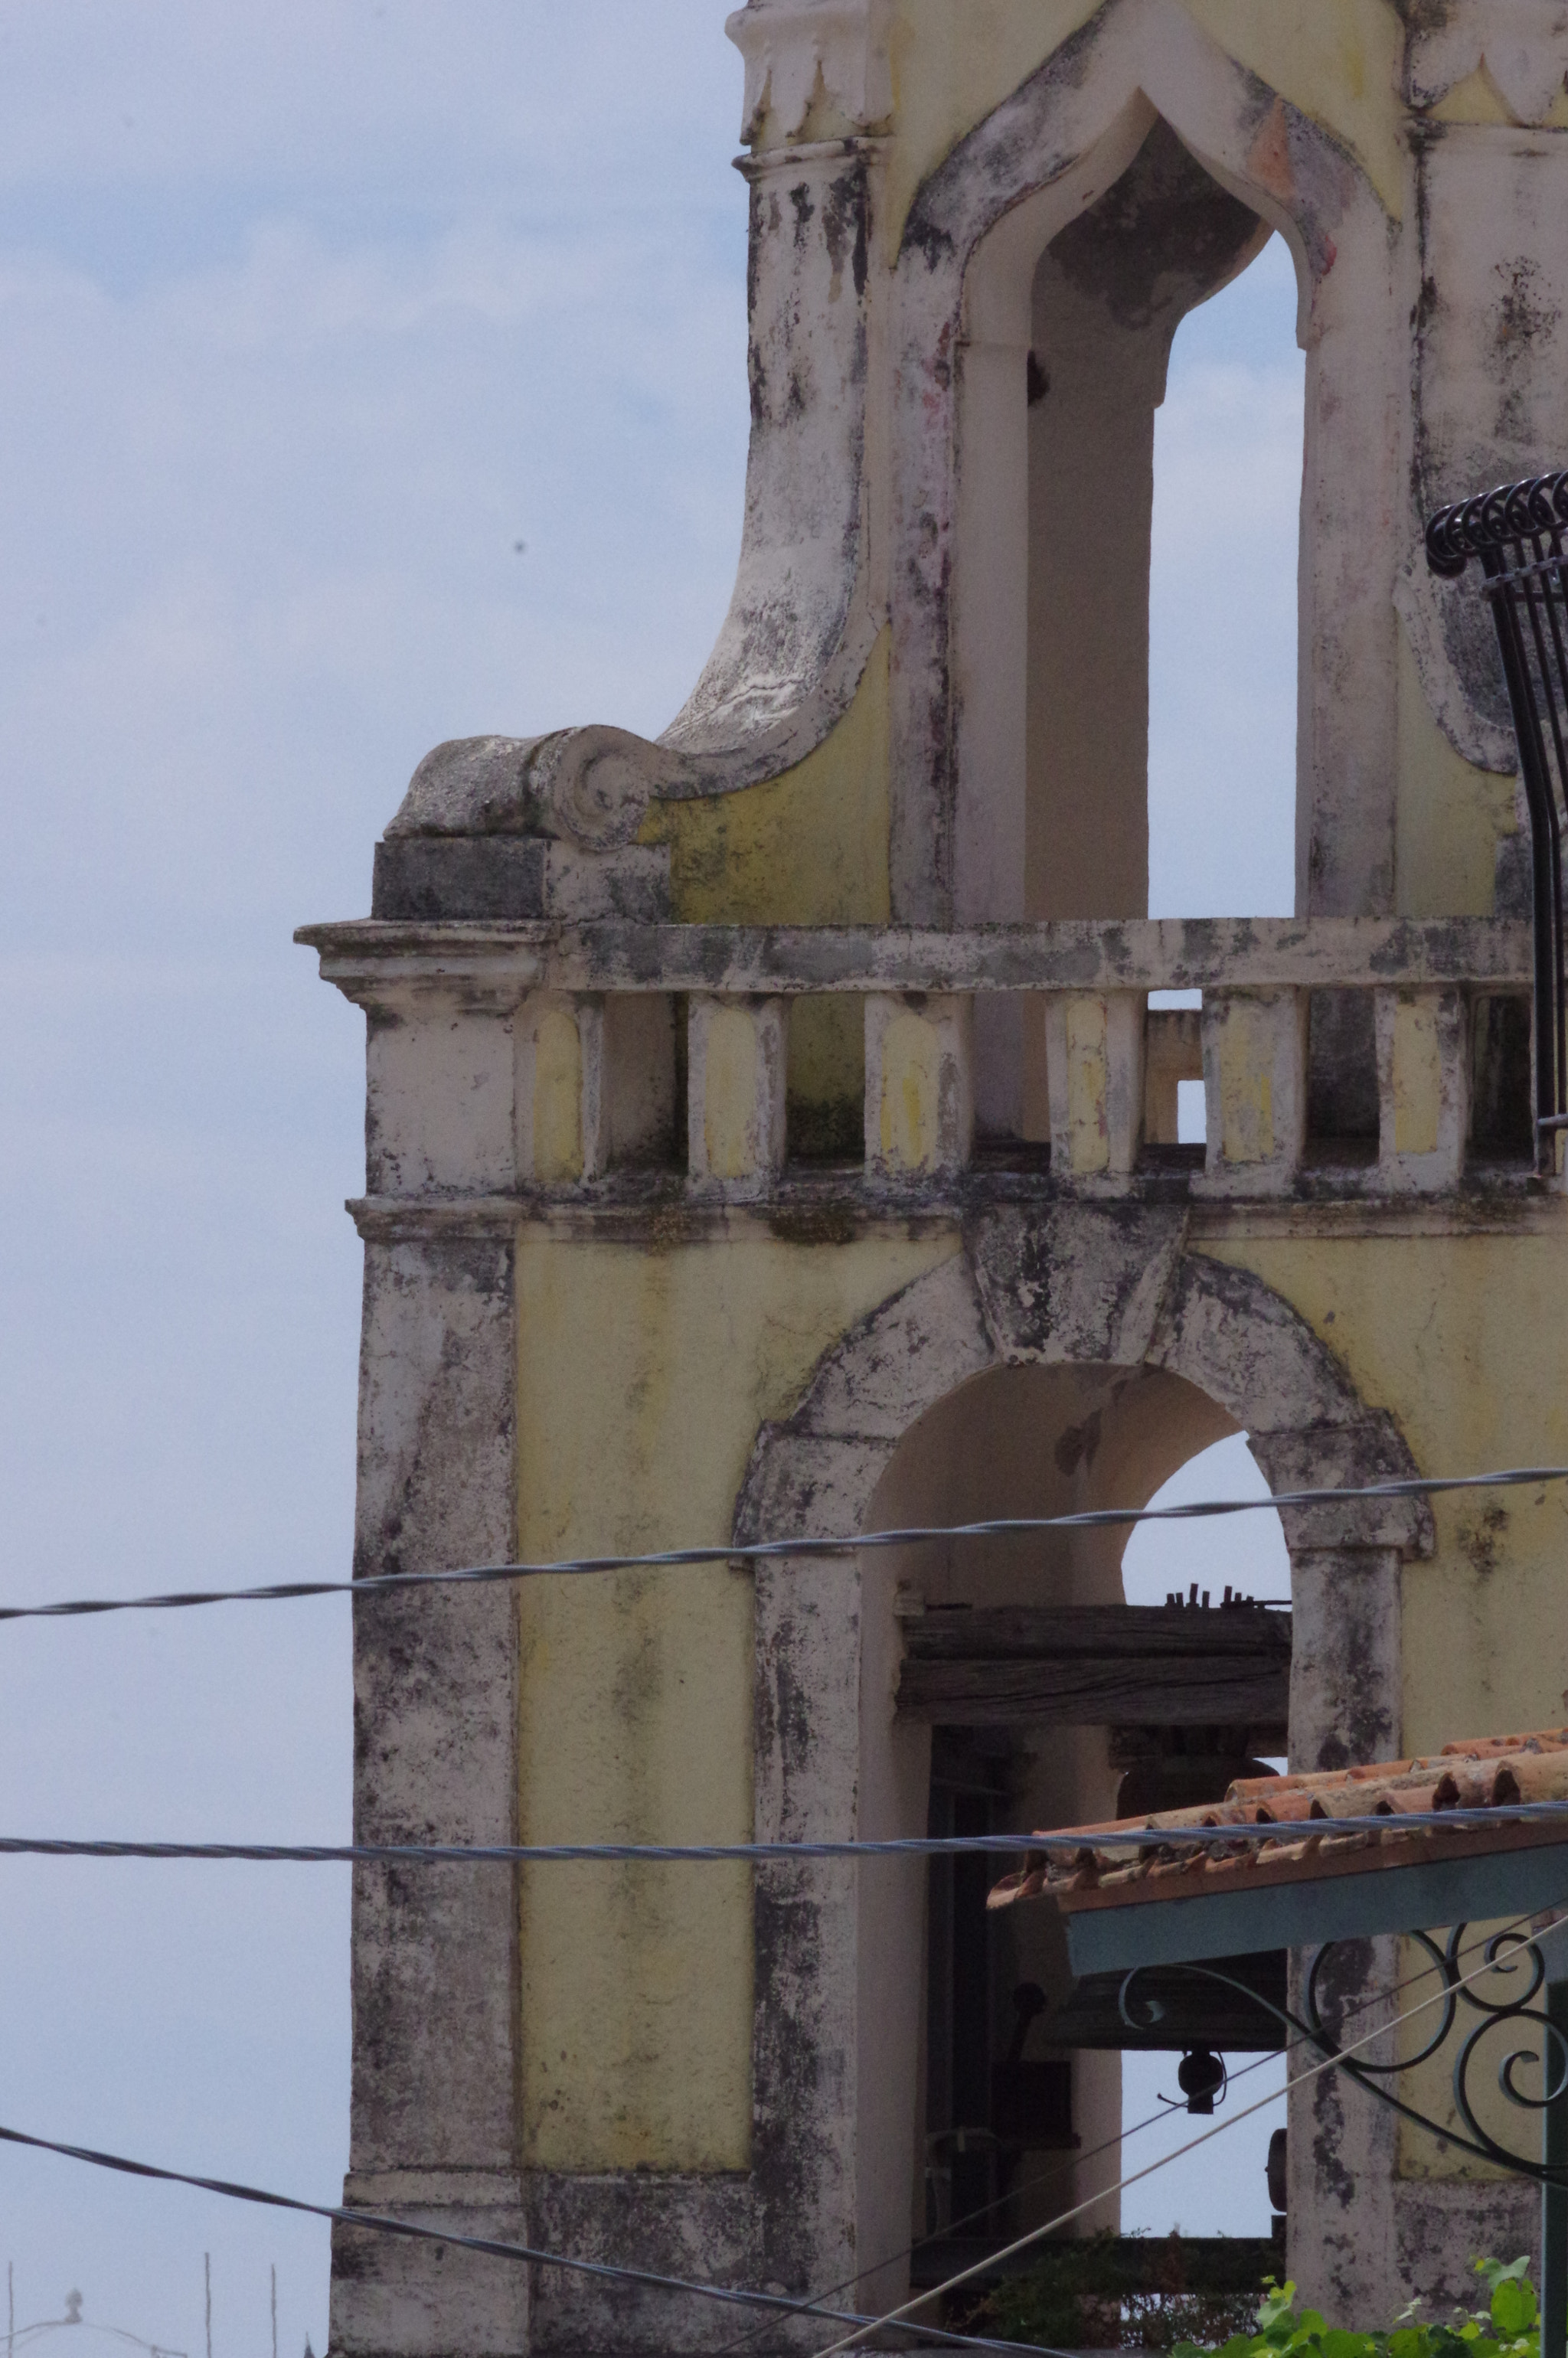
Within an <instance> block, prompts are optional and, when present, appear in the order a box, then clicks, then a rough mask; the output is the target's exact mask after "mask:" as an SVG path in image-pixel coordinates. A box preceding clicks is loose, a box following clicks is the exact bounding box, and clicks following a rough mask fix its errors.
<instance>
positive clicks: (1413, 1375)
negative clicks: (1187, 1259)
mask: <svg viewBox="0 0 1568 2358" xmlns="http://www.w3.org/2000/svg"><path fill="white" fill-rule="evenodd" d="M1564 1241H1565V1238H1564V1233H1563V1228H1562V1227H1561V1225H1560V1224H1559V1223H1557V1222H1555V1221H1553V1222H1552V1225H1551V1227H1550V1228H1549V1229H1548V1230H1547V1231H1546V1232H1544V1233H1535V1234H1529V1233H1527V1234H1521V1235H1511V1236H1510V1235H1509V1234H1507V1233H1506V1232H1505V1233H1503V1234H1497V1233H1493V1234H1490V1235H1479V1236H1477V1235H1465V1233H1464V1232H1463V1230H1462V1228H1459V1226H1458V1224H1457V1223H1452V1222H1440V1223H1434V1224H1433V1230H1432V1231H1431V1232H1430V1233H1428V1234H1425V1235H1422V1234H1419V1233H1418V1234H1415V1235H1409V1234H1407V1235H1402V1236H1383V1237H1376V1236H1373V1237H1362V1238H1355V1239H1346V1240H1344V1241H1336V1240H1332V1239H1329V1238H1323V1237H1311V1238H1295V1239H1281V1240H1278V1241H1276V1240H1272V1239H1270V1240H1263V1239H1260V1238H1249V1239H1246V1240H1245V1241H1242V1240H1237V1241H1227V1240H1221V1239H1217V1240H1216V1241H1214V1242H1212V1243H1211V1244H1210V1245H1209V1246H1208V1247H1207V1249H1208V1250H1209V1251H1211V1252H1214V1253H1216V1254H1217V1255H1219V1256H1221V1257H1223V1258H1224V1259H1226V1260H1230V1261H1233V1262H1235V1263H1237V1264H1238V1265H1240V1266H1244V1267H1246V1268H1249V1269H1251V1270H1254V1271H1256V1272H1257V1273H1258V1275H1259V1276H1260V1277H1261V1278H1263V1279H1264V1280H1265V1282H1267V1283H1268V1284H1269V1285H1271V1286H1272V1287H1274V1288H1275V1289H1276V1290H1277V1291H1278V1292H1279V1293H1281V1294H1283V1296H1284V1297H1285V1299H1286V1300H1287V1301H1289V1302H1291V1303H1294V1305H1295V1307H1296V1308H1297V1309H1298V1310H1299V1311H1300V1312H1301V1314H1302V1315H1303V1317H1304V1318H1305V1319H1306V1320H1307V1322H1308V1324H1309V1325H1311V1326H1312V1327H1313V1329H1314V1332H1316V1333H1317V1334H1319V1335H1321V1336H1322V1337H1323V1339H1324V1340H1325V1342H1326V1343H1327V1344H1328V1345H1329V1346H1330V1347H1331V1348H1332V1349H1333V1350H1334V1351H1335V1353H1336V1356H1337V1357H1339V1358H1340V1359H1342V1360H1343V1362H1344V1364H1345V1366H1346V1369H1347V1370H1348V1372H1349V1374H1350V1376H1351V1379H1352V1380H1353V1381H1354V1382H1355V1384H1356V1387H1357V1390H1358V1391H1359V1392H1360V1394H1361V1395H1362V1397H1363V1398H1364V1399H1365V1400H1366V1401H1368V1404H1369V1405H1374V1406H1379V1407H1384V1408H1387V1409H1389V1410H1390V1412H1392V1413H1393V1414H1394V1415H1395V1416H1396V1417H1397V1419H1398V1421H1399V1424H1400V1430H1401V1431H1402V1432H1403V1433H1404V1435H1405V1437H1406V1439H1407V1440H1408V1442H1409V1443H1410V1445H1411V1451H1412V1453H1413V1454H1414V1456H1415V1459H1416V1462H1417V1464H1418V1465H1419V1466H1421V1468H1422V1472H1423V1473H1430V1474H1450V1473H1476V1472H1480V1471H1484V1470H1485V1469H1487V1468H1488V1467H1492V1466H1541V1465H1546V1466H1552V1465H1556V1466H1561V1465H1563V1464H1565V1463H1568V1325H1565V1320H1564V1314H1565V1313H1568V1256H1565V1254H1564V1251H1563V1245H1564ZM1433 1519H1434V1521H1435V1523H1436V1527H1437V1534H1438V1547H1437V1553H1436V1555H1435V1556H1434V1557H1433V1560H1432V1561H1431V1562H1430V1563H1414V1564H1408V1565H1407V1566H1406V1568H1405V1574H1404V1728H1403V1733H1402V1736H1401V1739H1400V1740H1401V1743H1402V1745H1403V1747H1405V1748H1406V1749H1407V1750H1415V1751H1424V1750H1427V1749H1429V1748H1431V1747H1433V1746H1436V1745H1438V1744H1441V1743H1444V1742H1445V1741H1446V1740H1447V1739H1448V1738H1449V1737H1451V1736H1466V1735H1470V1734H1473V1733H1476V1732H1477V1731H1481V1730H1485V1729H1489V1728H1494V1727H1496V1728H1502V1727H1545V1726H1550V1725H1557V1724H1559V1723H1560V1722H1561V1721H1562V1719H1563V1717H1564V1715H1565V1714H1568V1703H1565V1701H1564V1693H1563V1691H1564V1688H1565V1687H1568V1613H1565V1612H1564V1609H1563V1563H1564V1562H1565V1561H1568V1498H1565V1497H1564V1495H1563V1489H1562V1487H1561V1486H1556V1487H1549V1488H1543V1489H1541V1491H1539V1492H1538V1491H1532V1490H1509V1491H1507V1492H1504V1493H1499V1494H1498V1496H1497V1497H1495V1498H1488V1497H1487V1496H1486V1494H1484V1493H1482V1494H1468V1495H1467V1494H1465V1493H1463V1492H1461V1493H1457V1494H1454V1495H1452V1496H1450V1497H1447V1498H1434V1499H1433Z"/></svg>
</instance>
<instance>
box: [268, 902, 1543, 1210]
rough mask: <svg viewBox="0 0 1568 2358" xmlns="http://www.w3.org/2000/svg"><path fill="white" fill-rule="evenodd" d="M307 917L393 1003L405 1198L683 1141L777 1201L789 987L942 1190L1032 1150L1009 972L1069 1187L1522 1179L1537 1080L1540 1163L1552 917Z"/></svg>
mask: <svg viewBox="0 0 1568 2358" xmlns="http://www.w3.org/2000/svg"><path fill="white" fill-rule="evenodd" d="M298 938H299V939H300V940H301V941H303V942H305V943H307V944H308V945H309V946H313V947H315V948H317V949H318V950H319V952H320V956H321V967H322V972H323V975H324V976H325V977H326V979H329V980H330V981H333V982H336V983H337V984H338V985H339V987H340V988H341V990H344V992H345V993H346V994H347V995H348V996H349V997H350V998H351V999H352V1000H353V1001H356V1003H358V1004H360V1005H362V1006H363V1007H364V1008H365V1010H366V1011H367V1013H368V1016H369V1019H370V1032H369V1065H370V1115H369V1120H368V1123H367V1162H368V1172H367V1185H368V1187H369V1190H370V1193H371V1194H372V1195H373V1196H376V1197H379V1198H381V1199H383V1200H393V1201H396V1200H399V1199H401V1200H426V1201H428V1200H430V1199H432V1198H435V1199H441V1198H451V1197H453V1196H457V1195H475V1194H481V1195H491V1196H495V1195H514V1194H518V1195H533V1194H535V1193H539V1192H546V1193H547V1192H550V1191H558V1192H563V1193H565V1194H567V1195H583V1194H584V1193H585V1192H589V1191H591V1190H592V1189H593V1188H594V1187H595V1186H596V1185H599V1184H600V1183H604V1182H606V1181H607V1180H610V1179H611V1178H612V1176H613V1174H615V1173H616V1171H617V1170H618V1169H621V1168H630V1167H639V1166H640V1167H643V1168H645V1167H647V1166H649V1165H650V1164H659V1163H663V1164H664V1165H665V1167H666V1168H668V1169H670V1170H675V1169H677V1168H680V1167H682V1166H683V1165H684V1179H685V1184H686V1186H687V1189H688V1190H689V1191H690V1192H691V1193H692V1195H694V1196H697V1197H698V1198H701V1197H705V1196H707V1197H718V1198H719V1199H725V1198H729V1199H734V1200H739V1201H745V1200H755V1199H758V1198H762V1197H766V1196H768V1195H772V1194H773V1193H774V1192H775V1191H776V1190H777V1189H779V1188H780V1187H781V1186H782V1185H784V1184H786V1180H787V1174H788V1173H789V1170H790V1167H791V1166H790V1161H789V1157H790V1141H789V1120H788V1087H787V1082H788V1067H789V1033H790V1022H791V1011H792V1009H793V1007H794V1006H795V1002H796V1001H800V1000H801V999H803V998H808V997H811V996H816V995H823V994H833V995H838V996H843V995H846V994H849V995H857V996H859V997H860V999H861V1000H862V1001H863V1003H864V1028H865V1097H864V1184H865V1185H866V1186H867V1187H868V1188H871V1189H876V1190H882V1191H890V1190H891V1191H893V1192H895V1193H899V1192H903V1193H907V1192H908V1191H911V1190H914V1191H916V1192H918V1191H921V1190H926V1191H932V1190H936V1191H940V1190H941V1189H943V1188H945V1187H947V1186H950V1185H951V1184H954V1183H956V1182H957V1181H958V1180H959V1179H960V1177H961V1175H962V1174H964V1173H965V1172H966V1171H968V1169H970V1168H971V1166H973V1165H974V1164H975V1163H976V1162H977V1159H979V1161H981V1162H982V1163H984V1164H985V1166H986V1167H987V1168H988V1169H998V1168H1005V1167H1006V1166H1007V1163H1008V1159H1009V1152H1010V1146H1009V1142H1008V1141H1000V1140H989V1139H983V1138H982V1139H979V1141H978V1140H977V1120H976V1102H977V1094H978V1091H977V1063H976V1060H977V1032H978V1027H977V1024H976V1021H975V1009H976V1005H977V1001H979V1000H980V999H981V998H983V997H984V996H986V995H987V994H990V993H995V992H1005V993H1011V994H1019V995H1021V996H1022V997H1024V998H1026V999H1029V1000H1033V1001H1038V1002H1039V1004H1040V1009H1041V1017H1042V1019H1043V1020H1042V1023H1041V1034H1040V1036H1042V1037H1043V1043H1044V1046H1043V1054H1044V1071H1045V1089H1044V1103H1045V1104H1046V1105H1047V1106H1048V1112H1049V1147H1050V1158H1049V1174H1050V1181H1051V1183H1052V1184H1066V1185H1070V1186H1073V1187H1075V1188H1077V1189H1081V1190H1082V1191H1084V1192H1086V1193H1090V1194H1095V1193H1110V1194H1115V1193H1118V1192H1127V1191H1129V1190H1130V1189H1134V1188H1136V1187H1137V1186H1139V1185H1141V1184H1143V1183H1144V1181H1145V1180H1146V1179H1147V1178H1148V1177H1149V1175H1150V1174H1155V1173H1160V1174H1165V1175H1166V1176H1167V1178H1169V1177H1170V1176H1172V1175H1173V1174H1176V1175H1180V1174H1184V1177H1182V1178H1181V1184H1185V1185H1186V1186H1188V1187H1189V1188H1190V1190H1191V1192H1192V1193H1193V1194H1194V1195H1207V1196H1218V1197H1225V1196H1241V1197H1268V1196H1281V1195H1289V1194H1291V1193H1292V1192H1294V1191H1298V1190H1300V1189H1302V1188H1303V1187H1310V1188H1312V1189H1314V1191H1317V1192H1322V1191H1323V1190H1325V1189H1328V1190H1330V1191H1333V1190H1336V1189H1337V1190H1341V1191H1344V1192H1347V1193H1351V1194H1362V1195H1366V1194H1374V1195H1422V1194H1438V1193H1442V1192H1443V1191H1444V1190H1449V1189H1453V1188H1454V1187H1455V1186H1457V1185H1458V1184H1460V1183H1461V1181H1462V1180H1463V1179H1464V1178H1465V1174H1466V1173H1467V1171H1468V1172H1470V1173H1475V1172H1476V1171H1477V1170H1478V1169H1480V1170H1484V1169H1485V1168H1487V1167H1491V1168H1493V1169H1495V1170H1498V1171H1499V1172H1500V1170H1501V1167H1502V1165H1503V1163H1505V1161H1506V1159H1507V1158H1506V1154H1505V1153H1504V1152H1503V1150H1502V1149H1501V1148H1500V1147H1499V1146H1498V1139H1497V1134H1496V1130H1495V1125H1494V1128H1493V1130H1490V1131H1487V1130H1483V1129H1481V1128H1478V1127H1477V1124H1476V1120H1474V1119H1473V1109H1474V1108H1475V1107H1476V1106H1477V1105H1479V1106H1482V1107H1489V1108H1493V1109H1495V1108H1496V1106H1497V1104H1498V1102H1499V1101H1506V1105H1507V1106H1508V1107H1511V1103H1512V1097H1511V1096H1510V1094H1509V1093H1510V1091H1511V1093H1512V1095H1514V1096H1519V1095H1521V1092H1522V1097H1521V1102H1520V1104H1519V1107H1518V1109H1516V1111H1517V1120H1516V1126H1517V1127H1519V1128H1520V1129H1521V1132H1522V1141H1523V1142H1522V1145H1521V1146H1520V1147H1519V1152H1518V1160H1519V1165H1520V1168H1521V1170H1522V1168H1523V1166H1524V1164H1525V1163H1527V1162H1528V1121H1529V1106H1528V1050H1527V1048H1525V1049H1522V1050H1521V1045H1520V1044H1521V1042H1522V1041H1524V1040H1525V1038H1526V1036H1527V1035H1526V1025H1527V1020H1528V988H1529V983H1528V977H1529V970H1530V968H1529V960H1530V940H1529V934H1528V930H1527V929H1526V928H1525V927H1523V926H1520V925H1511V924H1501V923H1493V922H1490V921H1487V920H1482V919H1475V918H1465V919H1444V920H1437V919H1429V920H1414V919H1372V918H1357V919H1316V920H1310V921H1308V920H1292V919H1267V920H1264V919H1254V920H1240V919H1224V920H1205V921H1201V922H1200V921H1194V920H1186V921H1164V920H1159V921H1157V920H1136V921H1131V920H1130V921H1100V922H1089V921H1085V922H1078V923H1071V924H1068V923H1056V924H1049V925H1007V926H991V927H985V928H980V929H977V930H974V931H969V932H962V933H960V932H953V933H924V934H922V933H912V932H900V931H897V930H893V929H881V928H869V927H868V928H843V929H838V928H812V929H805V928H801V929H765V928H746V927H727V926H681V925H643V924H634V923H628V922H625V921H605V922H603V923H600V924H589V925H566V924H561V923H552V922H538V923H533V922H528V923H516V924H511V925H478V924H460V923H440V924H428V925H411V924H398V923H388V922H384V921H375V920H371V921H365V922H362V923H355V924H350V925H322V926H314V927H307V928H304V929H303V930H302V931H301V933H300V935H299V936H298ZM1183 990H1185V991H1194V990H1196V991H1201V993H1202V1004H1201V1008H1200V1009H1193V1008H1162V1007H1154V1008H1151V1006H1150V1004H1149V999H1150V994H1151V992H1155V993H1160V992H1170V991H1183ZM1318 994H1329V995H1332V997H1333V998H1334V1000H1335V1001H1336V1004H1337V1005H1338V1007H1339V1009H1340V1010H1341V1015H1342V1016H1343V1010H1344V1007H1345V1004H1346V1001H1355V1002H1357V1006H1358V1007H1359V1008H1360V1010H1361V1011H1362V1015H1361V1020H1360V1022H1359V1024H1357V1023H1356V1022H1351V1023H1350V1024H1349V1026H1348V1027H1346V1024H1345V1022H1344V1021H1343V1020H1341V1021H1340V1022H1339V1023H1338V1025H1337V1027H1336V1033H1335V1037H1336V1041H1337V1042H1338V1044H1339V1045H1338V1047H1337V1048H1336V1055H1338V1058H1339V1065H1340V1067H1341V1068H1342V1067H1343V1066H1344V1064H1345V1055H1346V1051H1345V1048H1344V1042H1345V1040H1346V1039H1350V1040H1352V1041H1353V1042H1354V1041H1359V1042H1361V1043H1363V1044H1364V1060H1365V1063H1366V1066H1367V1069H1366V1071H1365V1073H1364V1074H1363V1075H1362V1076H1361V1081H1362V1085H1363V1098H1364V1102H1365V1103H1366V1104H1367V1105H1368V1106H1371V1107H1373V1108H1375V1115H1374V1118H1373V1119H1372V1120H1365V1121H1363V1122H1362V1123H1361V1124H1360V1127H1359V1130H1358V1131H1357V1135H1356V1136H1355V1137H1352V1138H1348V1139H1346V1138H1345V1137H1336V1136H1335V1135H1334V1134H1333V1130H1332V1126H1331V1128H1330V1131H1329V1134H1327V1135H1325V1136H1316V1135H1314V1109H1313V1092H1314V1076H1315V1070H1316V1068H1315V1065H1314V1049H1313V1044H1312V1043H1313V1025H1314V1012H1313V1011H1314V1004H1316V1003H1318ZM1499 1010H1502V1011H1504V1013H1505V1015H1506V1017H1507V1020H1506V1021H1499ZM1353 1013H1354V1011H1353ZM1499 1042H1501V1043H1503V1044H1504V1046H1503V1047H1499ZM1510 1043H1511V1045H1509V1044H1510ZM1505 1049H1506V1050H1507V1053H1508V1054H1509V1055H1511V1057H1512V1060H1513V1061H1512V1064H1511V1065H1510V1066H1509V1071H1508V1072H1507V1073H1506V1074H1505V1073H1501V1072H1499V1070H1498V1058H1499V1056H1501V1055H1503V1054H1504V1053H1505ZM1521 1054H1522V1055H1523V1056H1524V1059H1525V1061H1524V1064H1523V1066H1522V1075H1523V1077H1522V1080H1521V1077H1520V1073H1521V1067H1520V1056H1521ZM1331 1077H1332V1076H1331ZM1337 1077H1338V1080H1339V1081H1340V1082H1341V1083H1344V1081H1345V1077H1346V1076H1345V1073H1344V1071H1343V1069H1341V1070H1340V1071H1339V1072H1338V1075H1337ZM1355 1079H1356V1076H1355V1075H1354V1074H1352V1075H1351V1076H1350V1082H1351V1084H1352V1085H1353V1084H1354V1083H1355ZM683 1080H684V1089H685V1097H686V1120H685V1123H684V1126H683V1125H682V1123H681V1121H680V1119H679V1107H678V1103H677V1098H678V1095H679V1086H680V1084H681V1083H682V1081H683ZM1184 1080H1191V1081H1197V1080H1201V1082H1202V1084H1203V1092H1204V1108H1205V1116H1206V1141H1205V1143H1204V1145H1203V1147H1202V1148H1201V1149H1194V1148H1185V1149H1184V1148H1182V1147H1181V1146H1180V1145H1179V1144H1178V1143H1177V1125H1176V1104H1177V1096H1178V1090H1179V1087H1180V1084H1181V1082H1182V1081H1184ZM1341 1093H1342V1094H1343V1089H1342V1092H1341ZM1319 1127H1321V1124H1319ZM683 1139H684V1152H682V1141H683ZM1043 1144H1044V1141H1038V1142H1036V1143H1035V1144H1034V1145H1033V1147H1032V1148H1030V1147H1027V1146H1025V1145H1024V1144H1022V1143H1020V1144H1019V1145H1018V1146H1017V1150H1016V1154H1015V1160H1017V1161H1018V1162H1019V1163H1020V1165H1021V1167H1027V1168H1030V1169H1033V1170H1034V1171H1039V1169H1040V1168H1041V1164H1042V1161H1043V1157H1042V1155H1041V1152H1040V1146H1041V1145H1043Z"/></svg>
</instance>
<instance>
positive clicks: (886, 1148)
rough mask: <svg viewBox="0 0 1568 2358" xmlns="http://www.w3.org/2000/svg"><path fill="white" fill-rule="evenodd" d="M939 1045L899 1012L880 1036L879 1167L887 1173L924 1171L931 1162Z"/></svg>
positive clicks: (925, 1026) (925, 1027)
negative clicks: (880, 1159) (893, 1171)
mask: <svg viewBox="0 0 1568 2358" xmlns="http://www.w3.org/2000/svg"><path fill="white" fill-rule="evenodd" d="M941 1063H942V1044H941V1041H940V1040H939V1039H938V1037H937V1035H936V1033H935V1030H934V1029H933V1027H932V1026H931V1025H930V1024H929V1023H926V1022H923V1021H922V1020H921V1018H920V1017H919V1016H918V1015H915V1014H913V1013H912V1012H910V1011H909V1010H908V1009H905V1010H904V1011H903V1012H901V1013H900V1014H897V1015H895V1016H894V1017H893V1018H892V1022H890V1023H889V1025H888V1027H887V1030H886V1032H885V1033H883V1035H882V1102H881V1151H882V1161H883V1162H884V1163H887V1164H888V1166H889V1167H890V1169H893V1170H902V1171H925V1170H928V1169H929V1168H930V1166H931V1165H932V1164H933V1163H935V1159H936V1147H937V1136H938V1130H939V1121H940V1109H939V1107H938V1103H937V1097H938V1092H939V1090H940V1087H941Z"/></svg>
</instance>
